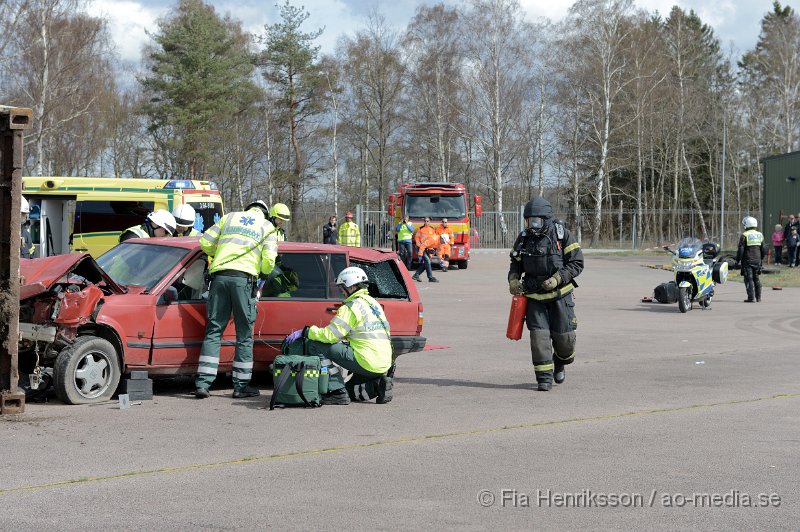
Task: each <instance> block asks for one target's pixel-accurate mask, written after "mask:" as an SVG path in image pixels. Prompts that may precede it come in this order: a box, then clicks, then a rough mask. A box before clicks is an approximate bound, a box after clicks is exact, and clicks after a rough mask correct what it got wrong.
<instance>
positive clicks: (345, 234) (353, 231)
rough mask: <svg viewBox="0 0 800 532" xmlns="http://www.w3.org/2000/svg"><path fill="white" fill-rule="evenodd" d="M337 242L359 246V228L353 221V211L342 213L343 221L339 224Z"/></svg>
mask: <svg viewBox="0 0 800 532" xmlns="http://www.w3.org/2000/svg"><path fill="white" fill-rule="evenodd" d="M339 244H341V245H343V246H350V247H355V248H357V247H360V246H361V230H360V229H359V228H358V225H356V223H355V222H354V221H353V213H352V212H350V211H347V212H346V213H345V215H344V223H343V224H342V225H341V226H339Z"/></svg>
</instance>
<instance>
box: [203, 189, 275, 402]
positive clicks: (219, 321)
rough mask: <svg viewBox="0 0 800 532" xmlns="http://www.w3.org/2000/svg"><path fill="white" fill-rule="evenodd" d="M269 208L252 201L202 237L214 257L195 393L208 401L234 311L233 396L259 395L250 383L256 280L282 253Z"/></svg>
mask: <svg viewBox="0 0 800 532" xmlns="http://www.w3.org/2000/svg"><path fill="white" fill-rule="evenodd" d="M268 216H269V207H267V204H266V203H264V202H263V201H261V200H257V201H254V202H253V203H250V204H249V205H248V206H247V207H245V209H244V211H240V212H231V213H228V214H226V215H225V216H223V217H222V218H221V219H220V220H219V221H218V222H217V223H216V224H214V225H213V226H212V227H211V228H209V229H208V231H206V232H205V233H203V236H202V237H201V238H200V247H201V248H202V249H203V251H205V252H206V254H207V255H208V256H209V257H211V258H212V260H211V266H210V267H209V270H208V271H209V273H210V274H211V288H210V290H209V294H208V303H207V305H206V314H207V317H208V322H207V324H206V335H205V339H204V340H203V347H202V349H201V350H200V361H199V365H198V367H197V377H196V379H195V387H196V389H195V396H196V397H197V398H198V399H205V398H206V397H208V396H209V393H208V388H209V386H211V383H212V382H214V379H215V378H216V376H217V367H218V366H219V349H220V339H221V337H222V331H224V330H225V327H226V326H227V325H228V320H229V319H230V317H231V313H233V323H234V325H235V327H236V350H235V354H234V358H233V397H234V398H235V399H238V398H242V397H255V396H257V395H259V391H258V390H257V389H256V388H253V387H251V386H249V384H250V378H251V376H252V374H253V324H254V323H255V320H256V291H257V285H256V281H257V279H258V278H259V277H263V278H267V277H269V274H270V273H271V272H272V269H273V268H274V267H275V259H276V257H277V256H278V233H277V230H276V229H275V226H273V225H272V223H271V222H270V221H269V220H268V219H267V217H268Z"/></svg>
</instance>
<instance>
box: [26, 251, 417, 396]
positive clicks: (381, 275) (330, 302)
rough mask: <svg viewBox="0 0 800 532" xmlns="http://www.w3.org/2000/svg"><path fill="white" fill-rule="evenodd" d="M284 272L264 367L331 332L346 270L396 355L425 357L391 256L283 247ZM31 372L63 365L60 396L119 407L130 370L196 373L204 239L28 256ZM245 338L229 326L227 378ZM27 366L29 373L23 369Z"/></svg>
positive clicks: (405, 279)
mask: <svg viewBox="0 0 800 532" xmlns="http://www.w3.org/2000/svg"><path fill="white" fill-rule="evenodd" d="M278 250H279V267H280V272H281V273H280V275H277V276H276V277H274V278H273V279H271V280H270V281H268V282H267V284H266V285H265V286H264V287H263V291H262V293H261V297H260V299H259V301H258V306H257V309H258V317H257V318H256V323H255V330H254V335H253V341H254V346H253V355H254V362H255V368H254V369H255V370H256V371H259V370H261V371H266V370H267V369H268V364H269V363H270V362H271V361H272V360H273V359H274V358H275V357H276V356H277V355H278V354H279V351H280V344H281V342H282V340H283V338H284V337H285V336H286V335H287V334H288V333H290V332H292V331H294V330H297V329H300V328H301V327H303V326H304V325H309V324H316V325H327V324H328V323H329V322H330V319H331V318H332V317H333V315H334V314H335V313H336V310H337V309H338V307H339V306H340V305H341V304H342V296H341V293H340V291H339V290H338V288H337V287H336V285H335V279H336V276H337V275H338V273H339V272H340V271H341V270H343V269H344V268H346V267H347V266H359V267H361V268H363V269H364V270H365V271H366V272H367V275H368V277H369V281H370V294H372V295H373V296H374V297H376V298H377V299H378V301H380V303H381V305H382V306H383V308H384V310H385V311H386V316H387V318H388V319H389V324H390V326H391V334H392V346H393V349H394V356H398V355H400V354H403V353H408V352H413V351H421V350H422V349H423V348H424V347H425V338H423V337H421V336H420V333H421V332H422V303H421V302H420V299H419V295H418V293H417V290H416V287H415V286H414V283H413V282H412V281H411V277H410V275H409V273H408V271H406V269H405V268H404V267H403V265H402V263H401V262H400V261H399V259H398V257H397V255H396V254H395V253H393V252H390V251H380V250H375V249H369V248H354V247H344V246H331V245H323V244H302V243H295V242H281V243H280V244H279V248H278ZM20 262H21V266H20V274H21V277H22V279H23V285H22V287H21V288H20V332H21V337H22V340H21V342H20V349H19V352H20V369H21V371H20V373H21V374H24V373H25V371H30V370H32V368H33V367H34V366H36V359H37V357H38V364H39V365H40V366H42V367H45V368H52V377H53V381H54V386H55V390H56V393H57V395H58V396H59V398H60V399H61V400H62V401H64V402H66V403H71V404H81V403H95V402H100V401H105V400H107V399H109V398H110V397H111V396H112V395H113V394H114V392H115V390H116V388H117V385H118V384H119V381H120V378H121V376H122V375H123V373H127V372H130V371H132V370H146V371H148V372H149V374H150V375H176V374H194V373H195V372H196V370H197V360H198V357H199V353H200V346H201V345H202V343H203V337H204V335H205V327H206V301H205V297H206V293H207V286H208V278H207V269H208V257H207V256H206V255H205V253H203V251H202V250H201V249H200V245H199V243H198V239H197V238H196V237H194V238H193V237H186V238H151V239H132V240H128V241H126V242H124V243H122V244H120V245H119V246H117V247H115V248H113V249H111V250H110V251H109V252H107V253H105V254H104V255H102V256H100V257H99V258H98V259H97V261H95V260H94V259H92V257H90V256H89V255H88V254H73V255H61V256H56V257H48V258H42V259H31V260H24V259H23V260H20ZM235 341H236V333H235V330H234V327H233V321H231V322H230V323H229V325H228V327H227V328H226V329H225V332H224V334H223V338H222V349H221V352H220V366H219V371H220V372H225V371H230V370H231V366H232V364H233V351H234V343H235ZM26 363H27V365H28V368H24V366H25V365H26Z"/></svg>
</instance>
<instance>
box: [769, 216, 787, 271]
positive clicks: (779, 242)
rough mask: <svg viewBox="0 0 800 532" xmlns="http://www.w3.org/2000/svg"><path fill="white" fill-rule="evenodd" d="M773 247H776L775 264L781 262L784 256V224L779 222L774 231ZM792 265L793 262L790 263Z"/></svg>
mask: <svg viewBox="0 0 800 532" xmlns="http://www.w3.org/2000/svg"><path fill="white" fill-rule="evenodd" d="M772 247H773V248H774V249H775V264H780V263H781V259H782V258H783V226H782V225H781V224H778V225H776V226H775V230H774V231H773V232H772ZM789 265H790V266H791V264H789Z"/></svg>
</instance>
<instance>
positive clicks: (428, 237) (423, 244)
mask: <svg viewBox="0 0 800 532" xmlns="http://www.w3.org/2000/svg"><path fill="white" fill-rule="evenodd" d="M414 240H415V242H416V244H417V254H418V255H419V256H420V257H421V256H422V255H423V254H424V253H425V250H426V249H437V248H438V247H439V235H437V234H436V230H435V229H434V228H433V227H431V226H430V225H423V226H422V227H420V228H419V229H417V234H416V235H415V236H414Z"/></svg>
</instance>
